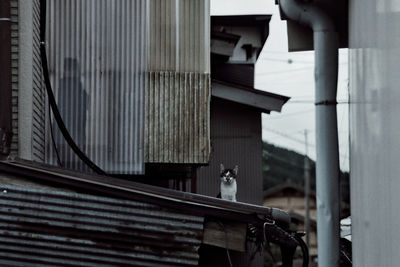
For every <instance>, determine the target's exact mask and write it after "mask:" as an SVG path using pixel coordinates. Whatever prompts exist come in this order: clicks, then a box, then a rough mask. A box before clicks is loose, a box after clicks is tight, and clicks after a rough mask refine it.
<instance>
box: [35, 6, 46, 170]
mask: <svg viewBox="0 0 400 267" xmlns="http://www.w3.org/2000/svg"><path fill="white" fill-rule="evenodd" d="M39 12H40V8H39V1H38V0H34V2H33V16H32V19H33V21H32V24H33V68H32V70H33V83H32V84H33V88H32V95H33V100H32V101H33V103H32V107H33V110H32V116H33V117H32V123H33V125H32V126H33V127H32V159H33V160H34V161H39V162H44V160H45V156H44V155H45V137H44V129H45V111H46V110H45V95H44V87H43V83H42V70H41V59H40V49H39V41H40V37H39V34H40V30H39V28H40V22H39V21H40V18H39Z"/></svg>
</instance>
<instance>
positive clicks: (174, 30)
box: [148, 0, 210, 73]
mask: <svg viewBox="0 0 400 267" xmlns="http://www.w3.org/2000/svg"><path fill="white" fill-rule="evenodd" d="M209 28H210V4H209V0H196V1H193V0H151V1H150V42H149V45H150V48H149V54H150V57H149V65H148V68H149V70H150V71H178V72H200V73H209V72H210V29H209Z"/></svg>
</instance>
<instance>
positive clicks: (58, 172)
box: [0, 160, 290, 228]
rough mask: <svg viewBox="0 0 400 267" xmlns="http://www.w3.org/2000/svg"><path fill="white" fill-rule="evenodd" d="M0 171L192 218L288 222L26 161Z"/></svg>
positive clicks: (257, 209) (247, 208)
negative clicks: (155, 207)
mask: <svg viewBox="0 0 400 267" xmlns="http://www.w3.org/2000/svg"><path fill="white" fill-rule="evenodd" d="M0 172H2V173H4V174H6V175H9V174H11V175H14V176H21V177H23V178H25V179H29V180H30V181H32V182H39V183H45V184H49V183H50V184H54V185H56V186H57V187H59V186H64V187H66V188H68V189H75V190H79V191H80V192H94V193H95V194H107V195H108V196H112V197H118V198H125V199H129V200H133V201H139V202H145V203H151V204H154V205H159V206H162V207H165V208H171V209H173V210H175V211H178V210H179V211H182V212H185V213H186V214H192V215H196V216H212V217H218V218H223V219H227V220H233V221H237V222H245V223H253V224H254V223H259V222H263V221H264V219H265V218H267V219H270V220H274V221H276V223H277V224H278V225H280V226H282V227H283V228H286V227H287V226H288V225H289V223H290V217H289V216H288V214H287V213H286V212H284V211H282V210H279V209H275V208H269V207H262V206H257V205H251V204H246V203H241V202H232V201H227V200H222V199H219V198H215V197H207V196H202V195H197V194H192V193H187V192H181V191H175V190H170V189H166V188H161V187H155V186H150V185H145V184H140V183H134V182H130V181H127V180H121V179H118V178H114V177H107V176H99V175H89V174H84V173H79V172H74V171H68V170H62V169H59V168H56V167H51V166H45V165H41V164H38V163H35V162H29V161H22V160H19V161H11V162H10V161H0Z"/></svg>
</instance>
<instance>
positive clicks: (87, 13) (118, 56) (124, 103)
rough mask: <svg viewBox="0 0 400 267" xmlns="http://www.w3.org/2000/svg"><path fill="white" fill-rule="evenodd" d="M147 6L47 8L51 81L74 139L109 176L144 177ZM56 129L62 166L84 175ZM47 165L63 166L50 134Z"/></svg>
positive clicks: (95, 3)
mask: <svg viewBox="0 0 400 267" xmlns="http://www.w3.org/2000/svg"><path fill="white" fill-rule="evenodd" d="M147 2H148V1H146V0H137V1H130V0H85V1H67V0H52V1H47V3H48V7H47V12H48V13H47V17H48V21H47V33H48V34H47V39H48V43H47V48H48V59H49V69H50V76H51V77H50V79H51V82H52V86H53V90H54V92H55V96H56V99H57V100H58V107H59V109H60V112H61V115H62V116H63V119H64V121H65V123H66V125H67V127H68V128H69V131H70V133H71V136H72V137H73V138H74V139H75V141H76V143H77V144H78V146H80V148H81V150H83V151H84V152H85V153H86V154H87V155H88V157H89V158H90V159H92V160H93V161H94V162H95V163H96V164H98V165H99V166H100V167H101V168H103V169H104V170H105V171H106V172H109V173H123V174H142V173H143V172H144V141H143V140H144V139H143V134H144V87H145V70H146V63H147V59H146V51H147V49H146V40H147V29H148V25H147V14H148V13H147V12H148V8H147V5H148V3H147ZM53 128H54V129H55V135H56V143H57V146H58V149H59V150H60V152H61V153H60V154H61V160H62V161H63V163H64V165H65V166H66V167H69V168H73V169H78V170H82V169H84V167H83V166H82V163H81V162H80V160H79V159H78V158H77V157H76V156H75V155H74V153H73V152H72V151H71V150H70V148H69V147H68V146H67V145H66V143H65V141H63V138H62V137H61V134H60V133H59V132H58V131H57V130H56V129H57V126H56V125H55V122H53ZM47 129H48V131H47V134H48V137H47V139H46V140H47V141H48V144H47V149H48V150H47V152H48V153H47V154H48V158H47V161H48V162H50V163H53V164H56V155H55V152H54V149H53V147H52V144H51V141H50V140H51V138H50V131H49V129H50V127H47Z"/></svg>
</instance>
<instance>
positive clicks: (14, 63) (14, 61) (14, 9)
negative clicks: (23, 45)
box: [10, 0, 19, 156]
mask: <svg viewBox="0 0 400 267" xmlns="http://www.w3.org/2000/svg"><path fill="white" fill-rule="evenodd" d="M10 7H11V87H12V132H13V137H12V141H11V153H10V155H11V156H17V155H18V44H19V43H18V40H19V38H18V0H11V1H10Z"/></svg>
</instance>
